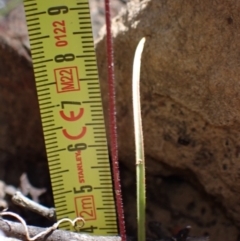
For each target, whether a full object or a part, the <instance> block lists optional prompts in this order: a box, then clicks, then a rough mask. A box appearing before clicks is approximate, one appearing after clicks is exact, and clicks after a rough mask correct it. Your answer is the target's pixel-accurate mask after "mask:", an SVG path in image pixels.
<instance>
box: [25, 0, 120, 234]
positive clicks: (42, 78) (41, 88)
mask: <svg viewBox="0 0 240 241" xmlns="http://www.w3.org/2000/svg"><path fill="white" fill-rule="evenodd" d="M32 1H34V0H30V1H29V0H25V2H32ZM41 4H44V5H45V4H46V3H41ZM77 5H81V6H88V2H87V1H86V2H84V3H83V2H81V3H79V2H78V3H77ZM34 6H37V4H35V3H34ZM29 7H31V9H27V12H30V14H29V13H28V14H26V18H27V22H28V28H29V29H30V34H29V35H30V42H31V47H32V46H34V47H32V55H33V65H34V70H35V76H36V85H37V92H38V98H39V103H40V113H41V117H42V119H44V121H43V130H44V138H45V142H46V149H47V154H48V160H49V162H53V163H54V165H51V164H50V165H49V169H50V176H51V180H52V186H53V195H54V200H55V204H56V207H59V204H60V203H68V202H69V200H68V202H67V201H66V198H65V196H66V195H67V194H68V193H72V190H70V189H66V187H65V184H66V183H65V182H66V179H64V180H65V181H63V178H64V177H63V176H62V175H59V174H60V173H61V174H63V175H64V173H65V172H71V171H70V169H62V168H56V165H60V166H61V167H62V163H61V162H60V159H61V160H62V157H61V158H56V154H55V153H56V152H57V153H58V154H57V157H59V153H60V152H63V151H66V148H61V145H60V146H59V145H58V144H57V142H56V141H53V139H56V136H57V135H58V133H59V131H60V130H63V127H62V126H59V125H55V124H51V123H52V122H54V121H53V120H54V118H53V117H54V115H53V112H54V113H55V112H56V108H57V110H58V109H59V105H54V103H55V101H52V98H51V97H52V96H51V94H52V87H51V86H53V85H55V86H56V82H49V80H50V79H51V78H50V79H48V78H46V77H49V72H48V70H49V67H48V63H50V62H54V59H53V58H49V57H47V56H45V48H43V47H44V46H45V45H44V44H43V42H42V41H45V40H47V39H49V38H50V35H44V34H42V33H41V28H38V27H36V26H39V25H40V24H39V23H38V21H39V22H40V23H41V21H40V17H37V18H36V17H35V16H37V15H41V14H46V13H47V12H46V11H41V10H40V11H39V10H38V8H32V7H33V4H25V8H29ZM53 8H54V7H52V9H53ZM68 9H69V10H72V11H75V12H77V11H76V10H81V11H82V12H80V13H78V14H83V15H84V16H80V17H79V18H78V19H79V20H80V22H79V25H80V29H84V31H72V34H73V36H74V34H76V35H75V36H78V35H80V37H81V38H80V39H81V40H82V49H83V50H82V52H83V53H85V54H80V55H79V54H78V55H77V54H76V55H75V58H76V59H77V58H78V59H83V60H84V63H85V76H86V77H85V78H84V77H83V78H80V79H78V80H79V81H80V83H81V82H82V81H86V84H87V87H89V90H88V99H99V100H101V97H100V95H99V94H100V89H99V83H98V78H97V77H98V74H97V68H94V67H96V60H95V54H94V55H91V53H94V50H93V42H92V36H91V34H92V31H91V25H90V23H91V22H90V21H89V19H90V14H89V12H86V11H85V10H88V8H87V7H85V8H84V9H83V7H79V8H74V7H68ZM55 10H56V8H55ZM83 10H84V11H83ZM35 11H38V12H35ZM64 17H65V16H64ZM66 19H67V18H66ZM66 19H65V20H66ZM82 20H86V21H84V22H82V23H81V21H82ZM29 23H30V24H29ZM81 24H82V25H83V26H82V25H81ZM30 27H32V28H30ZM88 29H89V30H90V31H88ZM39 30H40V31H39ZM89 34H90V35H89ZM33 36H35V37H33ZM36 36H37V37H36ZM70 37H71V36H70ZM39 40H40V41H39ZM91 47H92V50H91ZM39 50H41V51H39ZM42 50H43V51H42ZM89 54H90V55H89ZM55 61H56V56H55ZM43 63H44V64H43ZM39 65H40V66H39ZM46 65H47V66H46ZM36 70H37V71H36ZM45 72H46V73H47V74H41V73H45ZM88 81H91V83H89V82H88ZM95 81H96V82H95ZM82 83H84V82H82ZM46 86H50V87H48V88H46ZM93 86H98V87H93ZM50 88H51V89H50ZM90 88H91V89H93V88H95V89H97V88H98V89H97V90H99V91H95V92H94V91H91V89H90ZM46 96H50V97H46ZM40 97H41V98H40ZM82 103H83V102H82ZM94 103H95V105H94ZM97 103H99V104H100V105H96V104H97ZM83 104H89V105H88V109H89V112H90V113H101V114H102V105H101V101H90V103H83ZM49 109H50V110H49ZM101 114H100V115H99V117H101V116H102V117H103V114H102V115H101ZM90 121H91V122H90V123H89V121H87V123H85V126H90V127H91V128H92V130H93V131H94V130H95V129H98V130H104V127H99V126H104V125H105V124H104V123H102V122H101V123H100V122H99V121H104V119H103V118H97V116H92V117H91V119H90ZM49 123H50V124H49ZM50 127H52V128H50ZM53 131H54V132H53ZM49 132H50V133H49ZM103 134H104V133H103ZM53 136H54V137H53ZM93 139H94V140H95V141H94V142H95V143H92V144H90V145H88V147H89V148H91V147H92V148H93V149H95V152H96V153H95V154H96V156H97V154H98V151H99V150H97V148H101V147H106V146H107V143H106V137H105V138H104V136H102V137H101V136H99V135H97V134H96V133H93ZM99 139H102V140H100V141H101V142H102V143H106V144H105V145H97V144H98V143H99ZM49 149H50V151H49ZM101 151H102V149H101ZM104 151H105V152H106V156H108V152H107V149H105V150H104ZM105 160H107V158H105ZM85 161H86V160H85ZM97 161H98V162H97V163H96V162H95V165H96V164H97V165H99V159H97ZM106 164H107V162H106ZM95 165H91V166H90V168H91V167H94V168H95V167H97V166H95ZM99 167H100V169H102V168H103V169H107V171H108V173H109V176H110V168H109V163H108V165H106V166H99ZM91 169H92V170H94V169H93V168H91ZM97 169H99V168H97ZM56 170H58V171H56ZM98 171H99V173H100V171H101V170H98ZM56 175H57V176H56ZM100 175H101V174H99V176H100ZM53 179H54V180H53ZM99 181H100V182H99V184H100V187H97V186H93V187H92V188H93V189H94V190H100V189H101V191H102V190H106V189H111V190H112V183H110V182H109V183H106V182H101V180H99ZM59 182H61V183H60V184H59ZM55 185H56V186H55ZM101 185H104V186H101ZM60 186H61V187H62V186H63V188H59V187H60ZM103 192H107V193H109V194H113V192H112V191H102V193H103ZM62 195H63V196H62ZM94 195H95V196H96V195H98V194H97V193H94ZM112 198H113V195H112ZM59 200H60V201H59ZM112 200H113V199H112ZM101 202H102V205H103V206H104V205H109V203H107V200H106V199H104V198H103V197H102V200H101ZM101 202H100V203H101ZM104 202H105V203H104ZM61 206H62V207H63V204H61ZM66 209H67V210H68V206H67V205H66ZM66 209H64V213H63V209H62V208H61V209H60V210H59V211H58V210H57V216H58V218H59V217H62V216H64V215H65V216H69V215H70V214H74V213H75V211H73V210H70V211H68V212H65V211H66ZM109 209H110V210H112V213H113V214H115V216H114V215H113V218H114V219H115V222H114V223H112V224H111V225H113V226H114V227H115V228H113V229H112V231H110V229H109V228H104V227H101V225H100V226H99V225H98V226H99V227H98V229H99V230H106V231H107V232H104V233H111V234H117V233H118V231H117V225H116V211H115V207H114V205H113V207H111V208H109ZM96 210H103V209H101V208H100V207H96ZM104 217H105V215H104ZM103 221H104V222H105V220H103ZM104 222H103V226H105V227H106V226H107V225H106V222H105V225H104ZM111 225H110V226H111ZM108 226H109V224H108ZM62 227H65V228H66V227H68V226H67V225H65V226H64V225H63V226H62ZM96 229H97V228H96V227H94V226H92V225H91V226H90V227H89V228H86V229H85V228H84V229H83V231H84V230H86V231H87V230H89V231H91V232H93V233H95V231H96ZM104 233H103V234H104ZM99 234H100V233H99Z"/></svg>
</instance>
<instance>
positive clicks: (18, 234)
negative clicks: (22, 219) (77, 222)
mask: <svg viewBox="0 0 240 241" xmlns="http://www.w3.org/2000/svg"><path fill="white" fill-rule="evenodd" d="M0 230H2V231H3V232H4V233H5V235H6V236H8V237H14V238H17V239H20V240H22V241H29V240H28V239H27V237H26V233H25V229H24V227H23V225H22V224H21V223H16V222H12V221H7V220H3V219H0ZM44 231H46V229H44V228H39V227H34V226H28V232H29V235H30V236H35V235H38V234H39V233H41V232H44ZM60 240H61V241H79V240H81V241H121V238H120V237H118V236H91V235H87V234H81V233H74V232H68V231H63V230H54V231H53V232H52V233H51V234H50V233H49V234H48V235H44V236H41V237H39V238H38V239H37V241H60Z"/></svg>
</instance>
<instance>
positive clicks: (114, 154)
mask: <svg viewBox="0 0 240 241" xmlns="http://www.w3.org/2000/svg"><path fill="white" fill-rule="evenodd" d="M105 16H106V30H107V39H106V41H107V64H108V93H109V128H110V145H111V158H112V169H113V179H114V190H115V198H116V206H117V214H118V223H119V231H120V235H121V238H122V241H126V231H125V221H124V213H123V204H122V194H121V184H120V175H119V165H118V143H117V121H116V101H115V85H114V79H115V78H114V59H113V43H112V34H111V14H110V6H109V0H105Z"/></svg>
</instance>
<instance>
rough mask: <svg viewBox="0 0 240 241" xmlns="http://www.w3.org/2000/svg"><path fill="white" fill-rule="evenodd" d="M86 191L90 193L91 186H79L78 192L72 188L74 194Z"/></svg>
mask: <svg viewBox="0 0 240 241" xmlns="http://www.w3.org/2000/svg"><path fill="white" fill-rule="evenodd" d="M86 191H87V192H91V191H92V186H90V185H86V186H81V187H80V188H79V190H76V188H75V187H74V188H73V192H74V194H78V193H83V192H86Z"/></svg>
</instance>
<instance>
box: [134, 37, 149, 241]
mask: <svg viewBox="0 0 240 241" xmlns="http://www.w3.org/2000/svg"><path fill="white" fill-rule="evenodd" d="M144 43H145V38H142V39H141V41H140V42H139V44H138V46H137V49H136V52H135V56H134V62H133V80H132V85H133V86H132V91H133V119H134V132H135V150H136V173H137V226H138V241H145V239H146V232H145V211H146V194H145V193H146V184H145V161H144V145H143V131H142V118H141V103H140V87H139V82H140V68H141V56H142V51H143V47H144Z"/></svg>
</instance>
